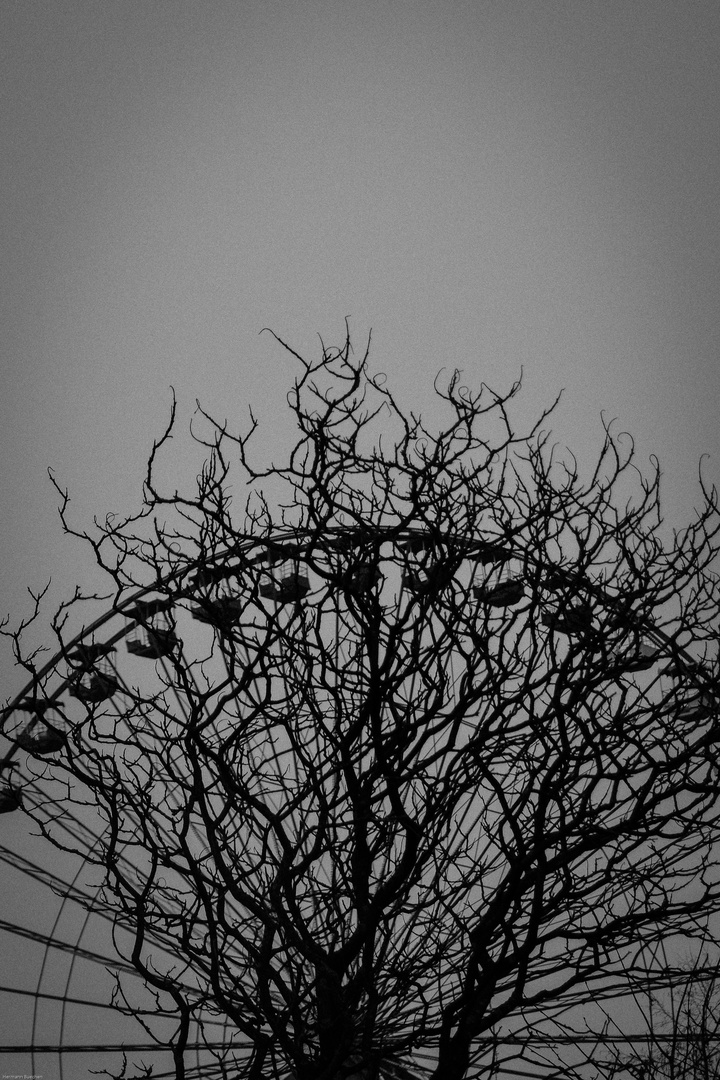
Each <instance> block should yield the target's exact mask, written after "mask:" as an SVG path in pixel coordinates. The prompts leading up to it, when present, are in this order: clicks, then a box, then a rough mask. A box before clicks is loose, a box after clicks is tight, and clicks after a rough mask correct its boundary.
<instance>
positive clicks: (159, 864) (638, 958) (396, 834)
mask: <svg viewBox="0 0 720 1080" xmlns="http://www.w3.org/2000/svg"><path fill="white" fill-rule="evenodd" d="M279 340H280V339H278V341H279ZM281 344H282V345H283V346H284V348H286V349H288V351H289V352H291V353H292V354H293V355H294V356H295V357H296V359H297V361H298V363H299V365H300V374H299V377H298V378H297V380H296V382H295V384H294V386H293V389H292V390H291V392H290V394H289V399H288V400H289V404H290V408H291V410H292V413H293V414H294V417H295V421H296V423H297V425H298V427H299V437H298V441H297V444H296V445H295V447H294V448H293V450H292V452H291V453H290V455H289V457H288V459H287V461H285V462H284V463H283V464H281V465H270V466H266V467H261V466H259V465H258V464H256V463H255V459H254V457H253V454H252V442H251V440H252V436H253V434H254V432H255V428H256V424H255V421H254V420H252V419H251V422H250V425H249V429H248V431H246V432H244V433H234V432H232V431H231V430H230V428H229V426H228V425H227V424H225V423H219V422H216V421H215V420H213V419H212V418H211V417H210V416H209V415H207V414H206V413H205V412H204V411H203V410H202V409H200V408H199V407H198V413H197V419H196V422H195V423H196V427H195V431H194V437H195V439H196V441H197V442H198V443H199V444H200V445H201V446H202V447H203V448H204V451H205V452H206V454H207V459H206V461H205V464H204V465H203V468H202V471H201V473H200V476H199V477H198V483H197V489H196V490H195V491H193V493H191V494H189V495H187V494H182V493H180V492H175V491H171V492H164V491H163V490H162V487H161V485H160V483H159V481H158V480H157V479H156V476H157V472H158V468H159V462H160V459H161V457H162V455H163V454H164V453H166V452H167V451H168V449H169V444H170V438H171V433H172V431H173V426H174V422H175V409H174V407H173V412H172V417H171V420H170V423H169V426H168V428H167V430H166V431H165V433H164V435H163V436H162V437H161V438H160V439H159V440H158V441H157V442H156V444H155V446H154V448H153V452H152V455H151V458H150V462H149V467H148V472H147V477H146V480H145V494H144V505H143V508H142V510H141V512H140V513H139V514H138V515H137V516H136V517H133V518H129V519H127V520H122V521H120V520H117V519H114V518H108V520H107V521H106V522H105V523H99V524H98V523H96V525H95V527H94V528H93V529H92V530H90V531H87V532H86V531H83V530H76V529H75V527H74V526H73V525H72V524H71V523H70V520H69V516H68V499H67V495H66V494H65V493H62V494H63V502H62V507H61V515H62V520H63V523H64V526H65V528H66V530H67V531H68V532H70V533H73V534H75V535H78V536H82V537H84V539H85V540H86V541H87V542H89V544H90V545H91V546H92V549H93V551H94V555H95V557H96V559H97V562H98V563H99V565H100V566H101V567H102V568H103V571H104V572H105V573H106V574H107V576H108V581H109V582H111V592H110V593H109V594H108V597H107V598H106V600H105V601H103V602H102V604H101V606H100V607H99V608H98V605H99V604H100V602H101V598H99V597H97V596H95V595H93V596H89V597H88V596H85V595H83V594H82V593H81V592H78V593H77V594H76V595H75V596H74V597H73V598H72V599H71V600H70V601H69V602H68V603H66V604H64V605H63V606H62V607H61V609H60V611H59V612H58V613H57V614H56V615H55V617H54V618H53V620H52V627H53V631H54V633H55V635H56V637H57V643H58V644H57V654H56V655H55V656H54V658H53V660H52V661H51V662H50V663H46V664H44V665H42V664H41V660H42V659H43V657H42V656H40V655H38V654H37V653H34V652H33V651H32V650H31V649H29V648H26V647H25V646H24V644H23V643H24V640H25V636H26V631H27V624H28V623H29V622H31V621H33V619H37V617H38V614H37V613H38V612H39V611H40V602H39V600H38V604H37V607H36V610H35V611H34V612H33V615H32V617H31V619H29V620H26V621H25V624H24V625H23V627H21V628H20V629H19V630H13V629H12V628H11V627H10V626H9V625H6V628H5V633H6V634H7V635H9V636H10V637H11V639H12V641H13V645H14V648H15V651H16V657H17V660H18V662H19V663H21V664H23V665H24V666H25V667H26V669H27V670H28V673H29V677H30V679H31V682H30V683H29V686H28V687H27V688H26V689H25V690H24V691H23V693H22V694H21V695H19V696H18V697H17V698H15V699H13V701H11V702H9V704H8V707H7V710H6V714H5V736H6V738H7V740H8V743H9V749H8V754H7V757H6V759H5V769H6V771H5V773H4V776H5V777H6V780H5V787H4V790H3V792H2V799H3V800H4V802H3V807H4V808H5V809H10V808H11V807H12V806H17V805H19V804H22V805H24V808H25V810H26V812H27V813H29V814H31V815H32V816H33V817H34V818H35V820H36V821H37V822H39V824H40V826H41V828H42V830H43V831H44V833H45V834H46V835H47V836H48V838H49V839H50V840H51V841H52V843H54V844H55V845H56V846H58V847H60V848H62V849H64V850H67V851H76V852H79V853H80V854H81V855H82V856H83V858H84V859H85V860H86V862H87V863H88V864H92V865H94V866H96V867H97V872H98V874H99V875H100V879H99V880H101V883H102V891H101V892H100V894H99V895H98V898H97V899H96V900H95V901H93V903H94V904H95V905H96V909H98V910H99V909H100V908H101V909H102V910H103V911H104V912H105V913H106V914H108V915H109V916H111V917H112V919H113V920H114V922H115V925H116V928H117V948H118V950H119V951H120V953H121V955H122V957H123V961H124V962H125V963H126V964H127V965H129V966H130V967H131V968H132V969H133V970H134V971H136V972H138V973H140V975H141V976H142V982H143V985H144V986H145V987H146V988H147V989H146V991H144V996H143V995H141V994H140V993H139V992H138V990H137V984H138V980H136V979H135V980H133V979H132V978H131V977H130V976H129V975H127V974H125V973H123V972H122V971H120V972H119V973H118V976H117V988H116V1002H117V1005H118V1008H120V1009H121V1010H124V1011H125V1012H127V1013H128V1014H130V1015H133V1016H136V1017H137V1018H138V1020H140V1021H141V1022H142V1024H143V1026H144V1027H145V1028H146V1030H147V1031H148V1032H149V1033H150V1036H151V1037H153V1038H155V1039H157V1040H158V1041H159V1042H161V1043H165V1044H167V1045H170V1046H171V1047H172V1051H173V1055H174V1062H175V1064H174V1069H175V1074H174V1075H175V1076H176V1077H177V1078H182V1077H189V1076H200V1075H203V1076H215V1077H221V1076H222V1077H228V1078H230V1077H232V1078H248V1080H258V1078H260V1077H263V1078H282V1077H294V1078H297V1080H336V1078H337V1080H340V1078H350V1077H354V1078H363V1080H374V1078H378V1077H382V1078H389V1080H411V1078H413V1077H420V1076H428V1077H434V1078H436V1080H461V1078H465V1077H483V1076H490V1075H509V1074H510V1072H512V1071H513V1070H514V1072H515V1074H516V1075H517V1074H520V1075H527V1076H530V1075H547V1076H551V1075H568V1070H569V1069H570V1068H571V1066H570V1065H566V1066H563V1068H564V1069H565V1072H563V1073H558V1071H557V1070H558V1068H559V1065H558V1063H557V1062H558V1061H559V1060H561V1058H557V1059H556V1060H555V1063H554V1064H553V1063H552V1062H551V1061H550V1059H549V1058H548V1054H549V1053H550V1050H549V1048H548V1043H547V1040H548V1039H549V1040H552V1039H553V1038H554V1037H556V1036H557V1035H558V1033H562V1032H563V1031H566V1032H569V1031H571V1029H572V1025H571V1023H570V1018H572V1017H573V1015H575V1016H576V1015H577V1010H578V1009H584V1010H586V1014H587V1015H588V1016H589V1015H590V1012H589V1010H591V1009H592V1007H594V1003H597V1002H602V1001H604V1000H608V999H610V998H612V997H614V996H616V995H618V994H622V993H623V992H625V991H626V990H627V980H628V972H632V973H633V978H637V975H638V970H639V965H641V964H642V963H643V957H644V956H646V955H647V952H648V949H649V948H652V946H653V945H654V943H657V942H659V941H667V940H670V939H671V938H672V937H673V936H674V935H683V936H684V937H685V938H687V937H692V936H693V935H694V934H698V935H699V934H700V933H701V931H700V929H699V927H700V926H701V924H702V921H703V920H704V919H706V917H707V916H708V914H709V913H712V912H714V911H716V910H717V909H718V906H719V902H720V879H719V876H718V862H717V852H718V850H719V849H718V847H717V844H718V840H719V839H720V822H719V820H718V809H717V791H718V783H719V778H718V751H717V743H718V740H719V739H720V715H719V713H718V698H717V660H716V652H717V637H718V629H717V613H718V600H719V596H720V590H719V588H718V582H717V579H716V577H715V576H714V574H713V573H712V570H711V568H712V564H713V560H714V559H715V557H716V554H717V548H718V542H717V537H718V529H719V527H720V519H719V518H718V509H717V500H716V493H715V491H714V489H710V488H709V487H708V486H707V485H706V484H704V482H703V480H702V477H701V479H700V494H701V496H702V500H703V502H702V507H701V509H700V511H699V512H698V514H697V517H696V519H695V520H694V521H693V522H692V523H691V524H690V525H689V526H688V527H687V528H686V529H685V530H684V531H682V532H680V533H677V534H674V535H671V536H669V537H668V536H666V530H665V529H664V526H663V523H662V521H661V517H660V507H659V471H658V469H657V468H653V469H652V470H651V471H650V473H649V475H644V474H643V473H642V472H641V471H640V470H639V469H638V468H637V467H636V465H635V464H634V450H633V445H632V442H631V440H629V439H628V438H625V437H622V436H616V435H615V434H614V432H613V431H612V429H611V427H610V426H609V425H606V426H605V428H604V435H603V442H602V445H601V448H600V451H599V455H598V457H597V461H596V463H595V466H594V467H593V468H592V469H591V470H590V472H589V475H587V476H583V475H582V473H581V470H580V469H579V467H578V466H577V464H576V462H575V460H574V458H573V457H572V456H571V455H570V454H569V453H567V452H560V451H558V449H557V448H556V447H555V446H554V445H553V443H552V441H551V437H550V434H549V432H548V431H547V430H546V424H547V418H548V413H547V412H544V413H543V414H542V415H541V416H540V417H539V419H538V422H537V423H536V424H535V425H534V426H533V428H532V430H529V431H527V430H526V431H518V430H516V424H515V421H514V420H513V414H514V410H515V398H516V397H517V395H518V393H519V392H520V384H519V383H516V384H515V385H513V386H512V387H511V388H510V390H509V391H507V392H506V393H502V394H501V393H495V392H493V391H491V390H490V389H488V388H487V387H485V386H482V387H481V389H480V391H479V392H478V393H474V392H472V391H470V390H468V389H466V388H465V387H464V386H463V385H462V383H461V381H460V377H459V374H458V373H457V372H455V373H454V374H453V375H452V376H451V377H450V378H449V381H447V383H441V382H440V381H438V382H437V383H436V390H437V394H438V405H439V408H442V409H443V410H444V411H445V416H446V419H445V421H444V422H442V423H441V425H440V426H439V430H437V431H436V430H431V429H430V428H429V427H428V426H426V424H425V423H424V422H423V421H422V420H421V418H419V417H417V416H414V415H413V414H408V413H406V412H404V411H403V409H402V407H401V406H400V404H398V402H397V400H396V399H395V397H394V396H393V394H392V393H391V391H390V389H389V388H388V386H387V385H386V383H385V381H384V380H383V379H382V378H380V377H373V376H371V375H370V374H369V372H368V353H367V350H366V351H365V354H364V355H363V356H362V357H361V358H357V359H356V358H355V356H354V354H353V352H352V349H351V345H350V340H349V337H348V338H347V339H346V340H345V342H344V344H343V345H342V346H341V347H340V348H325V347H324V346H323V347H322V349H321V353H320V356H319V359H318V360H317V361H316V362H308V361H306V360H304V359H303V358H302V357H301V356H299V355H298V354H297V353H295V352H294V350H292V349H291V348H290V347H289V346H288V345H286V344H285V343H284V342H281ZM368 345H369V343H368ZM251 417H252V414H251ZM241 477H242V479H243V480H244V481H245V482H246V483H247V484H248V485H249V491H250V495H249V497H248V499H247V501H246V502H245V504H244V505H243V506H242V507H241V508H239V509H238V510H237V511H236V510H235V508H234V506H233V504H232V502H231V495H232V487H233V484H235V488H236V489H237V486H238V481H239V479H240V478H241ZM98 611H99V615H98ZM94 615H98V617H97V618H95V619H94V621H93V618H92V616H94ZM118 625H119V626H120V629H116V628H117V626H118ZM114 628H115V629H114ZM122 640H124V641H125V643H126V645H127V650H128V652H127V655H123V658H122V660H121V659H120V654H119V652H118V651H117V649H118V646H119V645H120V642H121V641H122ZM143 662H144V664H145V667H144V668H142V666H141V665H142V663H143ZM23 778H24V786H23ZM72 821H75V822H76V824H75V825H73V826H72V827H70V825H69V824H68V823H69V822H72ZM77 821H80V825H78V824H77ZM88 836H92V842H90V841H89V840H88ZM169 1023H171V1024H172V1030H171V1032H170V1033H169V1034H168V1024H169ZM163 1025H164V1026H163ZM218 1033H219V1034H218ZM191 1047H195V1048H196V1049H197V1047H202V1054H203V1058H202V1060H203V1062H204V1063H205V1064H204V1065H202V1066H200V1065H198V1064H196V1065H192V1064H191V1063H190V1056H189V1050H190V1048H191ZM558 1053H559V1054H560V1055H562V1050H560V1051H558ZM203 1070H204V1071H203ZM553 1070H555V1071H554V1072H553ZM145 1075H149V1072H148V1073H146V1074H145Z"/></svg>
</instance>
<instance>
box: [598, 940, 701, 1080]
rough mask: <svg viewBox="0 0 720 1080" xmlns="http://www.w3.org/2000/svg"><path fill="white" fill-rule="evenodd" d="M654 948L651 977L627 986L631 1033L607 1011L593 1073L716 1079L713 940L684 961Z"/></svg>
mask: <svg viewBox="0 0 720 1080" xmlns="http://www.w3.org/2000/svg"><path fill="white" fill-rule="evenodd" d="M657 954H658V955H657V957H656V962H655V963H654V964H652V970H653V972H654V977H653V978H647V977H644V978H643V977H641V978H640V979H638V981H637V984H636V985H635V987H634V989H633V992H632V999H633V1004H634V1006H635V1009H634V1010H633V1013H634V1023H635V1025H636V1028H637V1033H634V1034H633V1035H632V1036H630V1037H629V1038H628V1037H627V1036H626V1035H625V1037H623V1034H624V1033H623V1032H622V1030H621V1029H620V1027H619V1025H618V1018H617V1017H615V1018H613V1017H612V1016H611V1015H610V1014H608V1017H607V1024H606V1026H605V1032H604V1035H605V1039H604V1040H602V1041H604V1042H605V1043H606V1048H605V1052H604V1053H596V1055H595V1057H594V1060H595V1063H596V1065H597V1069H598V1073H599V1074H600V1075H602V1076H604V1077H607V1078H608V1080H615V1078H617V1077H632V1078H633V1080H718V1078H720V994H719V993H718V970H719V969H718V959H717V946H716V944H715V943H714V942H713V941H712V939H710V941H709V943H708V946H707V948H702V949H701V951H700V952H698V954H697V956H696V958H695V959H694V960H693V961H692V962H690V963H675V964H673V963H672V962H671V960H670V959H669V957H668V955H667V952H666V949H665V948H664V946H663V945H662V944H661V945H660V946H659V947H658V949H657ZM660 972H662V973H663V978H664V982H665V985H663V984H662V980H661V978H660V977H659V975H660ZM628 1043H629V1044H630V1045H629V1046H628V1045H627V1044H628Z"/></svg>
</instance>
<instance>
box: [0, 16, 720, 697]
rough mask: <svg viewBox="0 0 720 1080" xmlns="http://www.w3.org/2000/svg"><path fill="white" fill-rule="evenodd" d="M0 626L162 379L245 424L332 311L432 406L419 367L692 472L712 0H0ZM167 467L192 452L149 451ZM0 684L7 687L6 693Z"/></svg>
mask: <svg viewBox="0 0 720 1080" xmlns="http://www.w3.org/2000/svg"><path fill="white" fill-rule="evenodd" d="M2 24H3V25H2V36H1V40H0V49H2V56H1V57H0V80H1V81H2V93H3V107H2V115H1V117H0V140H1V150H2V152H1V153H0V169H1V170H2V185H1V187H0V191H1V192H2V196H1V198H0V206H1V213H2V217H1V219H0V221H1V228H2V250H3V256H4V257H3V264H2V290H1V292H0V295H1V296H2V305H3V310H2V321H1V324H0V325H1V333H2V368H1V369H0V370H1V371H2V380H3V381H2V387H3V393H2V397H1V400H0V409H1V410H2V413H1V418H0V421H1V427H0V431H1V432H2V452H3V462H4V469H3V475H2V478H1V480H0V543H1V544H2V551H3V564H2V575H0V576H1V578H2V580H1V582H0V584H1V585H2V603H0V614H2V613H4V612H5V611H13V612H17V611H18V609H19V607H20V606H21V605H24V600H23V594H24V586H25V585H26V584H32V585H37V584H38V583H41V582H43V581H44V580H46V579H47V577H48V576H49V575H50V574H53V575H54V577H55V579H56V581H57V584H58V590H57V593H56V596H57V598H59V597H60V596H61V595H63V594H65V593H66V592H67V591H68V590H69V589H70V587H71V586H72V585H73V584H74V583H75V581H76V580H77V581H82V579H83V574H84V570H83V567H84V558H85V557H84V555H83V553H82V552H80V551H78V550H77V549H76V547H75V546H74V545H71V544H69V543H68V542H67V541H66V540H64V539H63V538H62V537H61V534H60V530H59V525H58V524H57V523H56V517H55V506H56V498H55V495H54V493H53V491H52V489H51V488H50V485H49V483H48V481H47V479H46V475H45V470H46V468H47V466H48V465H52V466H53V467H54V469H55V471H56V473H57V475H58V478H59V480H60V481H61V482H62V483H64V484H67V485H68V486H69V487H70V489H71V492H72V493H73V495H74V499H75V501H74V503H73V506H74V508H75V509H76V519H77V520H78V521H81V522H82V521H84V522H86V523H88V522H89V520H90V518H91V516H92V515H93V514H97V515H99V516H104V515H105V514H106V513H107V512H110V511H118V512H128V511H131V510H133V509H134V508H137V506H138V500H139V494H140V485H141V480H142V476H143V468H144V462H145V459H146V456H147V453H148V451H149V448H150V445H151V442H152V438H153V436H154V435H156V434H157V433H159V431H160V430H161V427H162V425H163V422H164V419H165V416H166V413H167V407H168V404H169V400H170V394H169V386H170V385H171V384H172V385H174V386H175V388H176V391H177V394H178V398H179V403H180V414H181V417H184V418H186V419H187V418H189V416H190V414H191V412H192V409H193V407H194V402H195V398H196V397H200V399H201V401H202V402H203V404H204V405H206V407H207V408H209V409H210V410H211V411H212V410H214V411H215V412H216V413H218V414H219V415H220V416H223V417H224V416H228V417H230V418H231V419H233V420H237V422H238V423H242V422H244V420H245V418H246V415H247V405H248V403H250V402H252V403H254V405H255V408H256V411H257V412H258V414H259V415H260V417H261V418H265V420H266V422H267V425H268V428H267V442H266V445H267V446H268V447H269V449H270V450H272V447H273V445H276V443H275V440H276V438H277V429H278V420H277V413H278V409H279V407H281V405H282V403H283V400H284V393H285V389H286V388H287V385H288V382H289V380H290V378H291V377H292V375H293V369H292V367H291V365H290V364H289V363H288V361H287V360H286V359H285V357H284V356H283V354H282V353H281V352H280V350H279V349H278V348H277V347H276V346H274V345H273V343H272V341H271V340H270V338H269V337H268V336H267V335H264V336H263V337H259V336H258V333H259V331H260V329H261V328H262V327H263V326H271V327H272V328H274V329H275V330H276V331H277V332H278V333H279V334H281V335H282V336H284V337H286V338H287V339H288V340H289V341H290V342H291V343H293V344H295V345H296V346H297V347H298V348H300V349H301V350H307V351H312V350H316V349H317V338H316V335H317V334H318V333H321V334H322V335H323V337H324V338H325V340H326V341H328V342H332V341H334V340H337V339H339V338H340V336H341V335H342V333H343V330H344V326H343V320H344V317H345V316H346V315H348V316H350V317H351V320H352V321H351V325H352V329H353V332H354V334H355V337H356V339H357V341H358V343H362V341H363V339H364V338H365V336H366V335H367V332H368V330H369V329H370V327H372V329H373V335H374V342H375V345H374V351H373V358H372V366H373V369H374V370H376V371H384V372H386V373H387V375H388V378H389V380H390V384H391V385H392V386H394V387H395V388H396V389H397V390H398V392H399V394H400V396H403V395H404V396H405V400H406V401H407V403H408V405H409V406H412V407H414V408H425V409H427V410H430V409H431V400H432V399H431V393H430V391H431V385H432V379H433V376H434V375H435V373H436V371H437V370H438V369H439V368H440V367H442V366H446V367H449V368H452V367H455V366H459V367H462V368H463V369H464V371H465V376H466V381H467V382H468V383H469V384H470V385H473V384H474V385H478V384H479V383H480V381H481V380H485V381H487V382H489V383H490V384H491V385H494V386H496V387H498V388H504V387H507V386H508V385H509V383H510V382H511V381H512V380H513V379H514V378H515V377H516V376H517V374H518V372H519V369H520V366H521V365H523V366H524V369H525V380H526V387H527V394H526V398H527V407H526V409H527V415H528V416H530V415H533V413H534V411H535V410H536V409H537V408H539V407H540V405H542V404H544V403H546V402H549V401H550V400H551V399H552V398H553V397H554V395H555V394H556V393H557V391H558V390H559V389H560V388H561V387H565V388H566V395H565V398H564V404H563V407H562V410H561V412H560V413H559V415H558V419H557V431H558V435H559V436H560V437H561V438H562V439H563V440H566V441H567V442H569V443H570V444H571V445H572V446H573V447H574V448H576V449H577V450H578V451H579V453H580V455H581V457H582V456H583V455H584V454H587V455H588V457H589V455H590V451H591V449H592V448H593V447H596V446H597V445H598V443H599V440H600V428H599V419H598V418H599V413H600V411H601V410H606V412H607V413H608V414H609V415H611V416H616V417H617V418H618V422H619V425H620V426H621V427H623V428H626V429H628V430H630V431H631V432H633V434H634V435H635V436H636V439H637V443H638V449H639V454H640V458H641V459H642V460H647V458H648V457H649V455H650V454H651V453H656V454H658V455H659V456H660V458H661V460H662V463H663V465H664V470H665V473H666V478H667V484H666V492H665V493H666V500H667V508H668V517H669V519H670V520H671V521H672V522H673V523H674V524H678V525H679V524H681V523H682V522H683V521H684V520H686V519H687V517H688V516H689V514H690V509H691V507H692V505H693V501H694V497H695V493H694V491H693V483H694V478H695V475H696V468H697V462H698V459H699V457H700V455H701V454H702V453H704V452H709V453H710V454H711V455H713V456H712V457H711V460H710V462H709V465H708V474H709V476H711V477H712V478H714V479H716V480H717V479H718V478H720V468H719V461H720V458H719V456H718V455H719V452H720V436H719V435H718V422H717V409H718V397H719V395H718V387H719V384H720V375H719V374H718V359H717V358H718V355H719V350H718V337H719V336H720V314H719V311H720V306H719V305H718V303H717V292H718V198H717V188H718V117H719V116H720V80H719V79H718V56H719V55H720V49H719V46H720V5H718V3H717V0H712V2H707V0H691V2H690V3H688V2H687V0H683V2H679V0H662V2H658V0H473V2H470V0H414V2H411V0H393V2H388V0H205V2H200V0H195V2H193V3H188V2H185V0H152V2H151V0H122V2H115V3H100V2H98V0H4V3H3V5H2ZM178 452H179V461H178V464H177V470H176V475H177V479H178V482H181V481H182V479H183V477H184V478H185V480H186V481H187V482H188V483H189V482H190V481H191V480H192V478H193V476H194V475H195V473H196V471H197V462H196V461H195V460H191V459H190V458H189V457H185V456H184V452H183V451H181V450H180V444H179V443H178ZM3 671H4V673H5V675H6V691H4V693H3V696H4V694H5V693H9V692H11V691H12V690H13V689H16V688H17V687H16V686H15V685H14V684H13V685H11V683H12V681H13V677H12V676H10V675H9V665H8V663H7V659H5V661H4V666H3Z"/></svg>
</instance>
